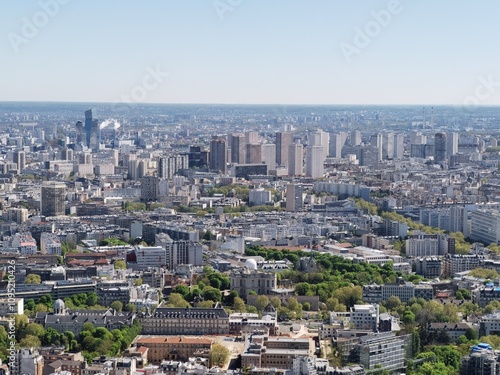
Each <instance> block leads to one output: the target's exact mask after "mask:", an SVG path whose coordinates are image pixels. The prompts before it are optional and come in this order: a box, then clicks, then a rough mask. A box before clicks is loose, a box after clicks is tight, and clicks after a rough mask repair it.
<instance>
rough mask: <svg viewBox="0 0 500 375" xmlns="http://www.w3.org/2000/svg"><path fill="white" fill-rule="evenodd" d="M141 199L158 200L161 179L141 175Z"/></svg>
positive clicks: (145, 200)
mask: <svg viewBox="0 0 500 375" xmlns="http://www.w3.org/2000/svg"><path fill="white" fill-rule="evenodd" d="M140 181H141V201H142V202H154V201H156V200H158V195H159V192H160V179H159V178H158V177H156V176H144V177H141V179H140Z"/></svg>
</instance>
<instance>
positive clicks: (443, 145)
mask: <svg viewBox="0 0 500 375" xmlns="http://www.w3.org/2000/svg"><path fill="white" fill-rule="evenodd" d="M447 146H448V143H447V140H446V133H436V135H435V136H434V162H435V163H436V164H442V163H443V162H445V161H446V159H447V157H446V156H447V153H446V152H447V151H446V150H447Z"/></svg>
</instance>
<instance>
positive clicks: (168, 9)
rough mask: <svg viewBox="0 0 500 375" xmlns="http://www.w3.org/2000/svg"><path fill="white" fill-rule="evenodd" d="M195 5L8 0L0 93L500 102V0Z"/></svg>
mask: <svg viewBox="0 0 500 375" xmlns="http://www.w3.org/2000/svg"><path fill="white" fill-rule="evenodd" d="M195 4H196V5H193V3H185V2H180V1H172V2H168V3H162V2H151V3H148V5H147V6H146V5H144V4H141V3H138V2H131V1H124V2H120V3H118V2H114V1H110V2H107V3H101V2H96V1H90V2H86V3H85V4H83V3H80V2H74V1H72V2H71V1H62V0H45V1H25V2H22V3H19V2H18V3H13V2H9V3H3V4H1V5H0V10H1V11H2V12H0V13H1V14H3V15H4V17H3V18H2V23H1V26H0V30H1V32H2V35H3V36H4V37H3V38H1V40H0V48H1V49H2V50H3V51H4V52H5V53H4V54H3V63H4V64H5V65H4V66H5V69H4V71H5V72H9V74H4V76H3V77H2V81H3V88H4V90H2V93H1V94H0V101H51V102H98V103H110V102H111V103H113V102H117V101H118V102H120V101H123V102H127V103H129V102H131V103H140V104H142V103H173V104H177V103H190V104H205V103H206V104H269V105H276V104H286V105H294V104H297V105H300V104H305V105H355V104H359V105H370V104H373V105H457V106H474V107H475V106H492V105H494V106H496V105H500V95H499V93H498V91H497V90H498V87H499V86H500V84H499V83H497V81H499V80H498V79H497V78H496V77H500V71H499V70H500V69H499V68H498V67H497V66H498V64H496V63H495V62H496V61H500V56H499V52H498V49H497V48H496V44H497V42H496V40H495V39H494V36H495V35H497V34H498V31H499V30H498V26H497V23H496V22H495V18H494V17H495V14H497V12H496V10H498V8H499V5H498V4H497V3H494V2H493V1H485V2H482V6H481V7H478V6H477V5H476V4H473V3H469V2H465V1H454V2H451V1H443V2H439V3H434V2H430V1H422V2H418V3H417V2H412V1H404V0H399V1H397V0H394V1H370V2H368V1H359V2H356V3H355V4H352V3H345V2H340V1H332V2H326V1H319V2H316V3H315V4H314V6H311V4H308V3H306V2H300V1H293V2H287V3H286V6H285V3H284V2H283V1H273V2H265V3H264V2H262V1H255V2H248V1H234V0H232V1H229V0H210V1H204V2H198V3H195ZM117 15H118V16H117ZM172 15H175V16H172ZM471 15H474V17H471ZM30 25H31V26H30Z"/></svg>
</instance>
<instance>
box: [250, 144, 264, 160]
mask: <svg viewBox="0 0 500 375" xmlns="http://www.w3.org/2000/svg"><path fill="white" fill-rule="evenodd" d="M246 149H247V164H260V163H262V145H261V144H260V143H247V144H246Z"/></svg>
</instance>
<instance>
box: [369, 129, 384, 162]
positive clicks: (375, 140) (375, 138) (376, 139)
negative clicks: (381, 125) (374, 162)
mask: <svg viewBox="0 0 500 375" xmlns="http://www.w3.org/2000/svg"><path fill="white" fill-rule="evenodd" d="M370 143H371V145H372V146H375V147H376V148H377V150H378V160H382V134H380V133H377V134H373V135H372V136H371V138H370Z"/></svg>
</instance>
